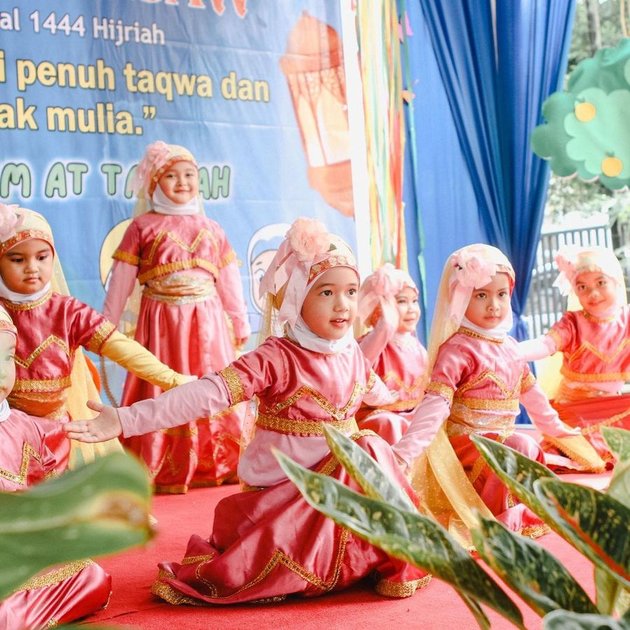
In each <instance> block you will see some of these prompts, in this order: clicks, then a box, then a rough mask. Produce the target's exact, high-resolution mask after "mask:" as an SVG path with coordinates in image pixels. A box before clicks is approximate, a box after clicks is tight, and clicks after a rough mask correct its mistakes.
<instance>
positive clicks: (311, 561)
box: [66, 219, 426, 604]
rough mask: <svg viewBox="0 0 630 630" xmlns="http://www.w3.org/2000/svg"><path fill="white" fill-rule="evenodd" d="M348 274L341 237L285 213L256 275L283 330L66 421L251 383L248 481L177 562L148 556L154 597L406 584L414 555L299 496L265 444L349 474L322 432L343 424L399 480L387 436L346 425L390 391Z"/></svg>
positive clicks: (123, 418)
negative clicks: (358, 328) (276, 242)
mask: <svg viewBox="0 0 630 630" xmlns="http://www.w3.org/2000/svg"><path fill="white" fill-rule="evenodd" d="M358 284H359V276H358V272H357V269H356V264H355V260H354V256H353V254H352V251H351V250H350V249H349V248H348V246H347V245H346V244H345V243H344V242H343V241H341V240H340V239H339V238H338V237H336V236H334V235H332V234H329V233H327V232H326V230H325V228H324V227H323V225H322V224H321V223H319V222H318V221H314V220H311V219H298V220H297V221H296V222H295V223H294V224H293V226H292V227H291V229H290V230H289V232H288V233H287V238H286V239H285V240H284V242H283V243H282V244H281V245H280V248H279V250H278V252H277V253H276V256H275V257H274V259H273V261H272V262H271V265H270V266H269V268H268V270H267V272H266V274H265V276H264V278H263V281H262V283H261V291H263V292H266V293H267V300H268V304H269V309H270V310H269V311H267V312H269V313H270V314H271V315H275V316H277V318H278V322H279V323H280V324H283V325H285V330H286V336H284V337H282V338H280V337H269V338H268V339H267V340H266V341H265V342H264V343H263V344H261V345H260V346H259V347H258V348H257V349H256V350H253V351H251V352H249V353H248V354H245V355H243V356H242V357H241V358H239V359H237V360H236V361H234V362H233V363H232V364H231V365H229V366H228V367H226V368H224V369H223V370H220V371H219V372H217V373H214V374H208V375H206V376H204V377H203V378H201V379H199V381H197V382H195V383H190V384H187V385H185V386H183V387H179V388H176V389H175V390H172V391H171V392H166V393H165V394H162V395H161V396H160V397H158V398H157V399H155V400H146V401H141V402H138V403H135V404H134V405H132V406H131V407H127V408H121V409H118V410H116V409H113V408H112V407H103V406H102V405H98V406H97V407H98V409H99V410H100V412H101V413H100V415H99V416H98V417H97V418H95V419H94V420H88V421H86V422H81V423H71V424H68V425H66V428H67V430H68V432H69V435H70V437H72V438H75V439H80V440H85V441H94V440H102V439H107V438H111V437H114V436H116V435H118V434H120V433H121V432H122V433H123V435H125V436H128V435H135V434H139V433H142V432H144V431H147V430H154V429H156V428H163V427H166V426H169V424H168V422H169V418H170V419H172V418H173V417H175V416H176V415H179V416H180V417H185V418H194V417H197V416H199V415H213V414H214V413H216V412H217V411H219V410H221V409H223V408H225V407H228V406H229V405H232V404H234V403H237V402H241V401H243V400H248V399H250V398H252V397H253V396H258V398H259V407H258V416H257V420H256V428H255V433H254V436H253V439H252V440H251V442H250V443H249V445H248V447H247V449H246V450H245V452H244V453H243V456H242V458H241V461H240V463H239V470H238V472H239V477H240V478H241V480H242V481H243V482H245V483H246V484H248V486H249V491H246V492H242V493H239V494H235V495H232V496H230V497H227V498H225V499H223V500H222V501H221V502H220V503H219V504H218V506H217V508H216V512H215V519H214V530H213V532H212V534H211V536H210V538H209V539H203V538H201V537H199V536H193V537H192V538H191V539H190V542H189V544H188V549H187V551H186V555H185V557H184V559H183V560H182V562H181V563H179V564H178V563H165V564H162V565H161V571H160V574H159V577H158V581H157V582H156V583H155V584H154V587H153V592H154V593H156V594H157V595H159V596H160V597H162V598H163V599H165V600H167V601H168V602H171V603H175V604H181V603H192V604H231V603H238V602H247V601H253V600H261V599H265V600H273V601H279V600H281V599H284V598H285V597H286V596H288V595H291V594H302V595H305V596H309V597H312V596H315V595H321V594H323V593H326V592H328V591H333V590H340V589H343V588H347V587H348V586H350V585H351V584H353V583H354V582H356V581H357V580H359V579H361V578H363V577H365V576H367V575H369V574H372V573H373V572H377V573H378V574H379V575H380V581H379V582H378V584H377V590H379V592H381V593H384V594H387V595H390V596H398V597H404V596H408V595H411V594H412V593H413V592H414V590H415V589H416V588H417V586H418V585H419V583H418V581H417V580H418V579H419V578H420V575H421V574H420V573H419V572H417V571H416V570H415V569H413V568H412V567H409V566H408V565H405V564H404V563H401V562H399V561H396V560H390V559H389V558H388V557H387V555H386V554H384V553H383V552H382V551H380V550H377V549H376V548H374V547H372V546H371V545H369V544H368V543H365V542H363V541H361V540H359V539H356V538H354V537H353V536H352V535H350V534H349V532H348V531H347V530H345V529H344V528H342V527H339V526H337V525H335V524H334V523H333V521H332V520H330V519H328V518H326V517H324V516H322V515H321V514H319V513H317V512H316V511H315V510H313V509H312V508H310V507H309V506H308V505H307V504H306V503H305V501H304V500H303V499H302V498H301V495H300V494H299V492H298V490H297V489H296V488H295V486H294V485H293V484H292V483H291V482H290V481H289V480H287V478H286V477H285V476H284V474H283V472H282V469H281V468H280V466H279V465H278V463H277V461H276V460H275V458H274V455H273V453H272V451H271V449H272V447H275V448H277V449H278V450H280V451H282V452H284V453H286V454H287V455H289V456H290V457H292V458H293V459H295V460H297V461H298V462H300V463H301V464H303V465H304V466H307V467H310V468H313V469H315V470H317V471H319V472H321V473H324V474H327V475H331V476H334V477H335V478H337V479H339V480H341V481H343V482H344V483H347V484H352V482H351V481H350V478H349V476H348V475H347V473H346V472H345V471H344V469H343V468H342V467H341V466H340V465H339V464H338V462H337V461H336V460H335V458H334V457H332V455H331V453H330V451H329V449H328V447H327V444H326V441H325V438H324V436H323V435H322V426H323V425H324V424H325V423H327V424H329V425H332V426H335V427H336V428H338V429H339V430H341V431H343V432H344V433H346V434H347V435H352V437H353V439H355V440H356V441H357V443H358V444H359V445H360V446H361V447H362V448H364V449H365V450H366V451H368V452H369V453H370V454H371V455H372V456H373V457H375V458H376V459H377V460H378V461H379V463H380V464H381V466H382V467H383V468H384V469H385V470H386V471H387V472H388V474H389V475H391V476H392V478H393V479H394V480H395V481H396V482H398V483H399V484H401V486H403V487H404V488H405V489H406V490H407V492H409V493H411V492H412V491H411V489H410V487H409V485H408V483H407V482H406V480H405V478H404V476H403V474H402V472H401V471H400V469H399V467H398V464H397V462H396V460H395V458H394V456H393V453H392V451H391V448H390V446H389V445H388V444H387V443H386V442H385V441H384V440H382V439H381V438H380V437H379V436H377V435H375V434H374V433H373V432H371V431H369V432H357V431H358V430H357V425H356V421H355V419H354V413H355V412H356V410H357V409H358V408H359V405H360V403H361V400H362V399H368V400H369V401H370V402H371V403H372V404H378V403H379V401H382V402H387V401H388V400H390V399H391V395H390V393H389V392H388V391H387V388H386V387H385V385H384V384H383V382H382V381H381V380H380V379H378V377H376V375H375V374H374V372H373V371H372V370H371V368H370V366H369V363H368V361H367V359H366V358H365V357H364V356H363V354H362V352H361V350H360V348H359V346H358V345H357V343H356V341H355V339H354V335H353V322H354V318H355V316H356V308H357V292H358ZM176 411H177V413H175V412H176ZM171 422H172V420H171ZM410 496H413V495H412V494H410ZM425 581H426V580H425Z"/></svg>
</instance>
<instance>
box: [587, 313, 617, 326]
mask: <svg viewBox="0 0 630 630" xmlns="http://www.w3.org/2000/svg"><path fill="white" fill-rule="evenodd" d="M580 314H581V315H582V317H584V319H587V320H588V321H589V322H595V323H596V324H609V323H610V322H614V321H615V316H614V315H610V316H609V317H595V315H591V314H590V313H589V312H588V311H584V310H582V311H580Z"/></svg>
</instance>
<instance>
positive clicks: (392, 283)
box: [358, 263, 418, 325]
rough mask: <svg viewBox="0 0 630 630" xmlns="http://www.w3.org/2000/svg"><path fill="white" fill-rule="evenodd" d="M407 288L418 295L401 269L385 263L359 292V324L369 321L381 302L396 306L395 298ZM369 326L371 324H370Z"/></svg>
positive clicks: (365, 282) (416, 289)
mask: <svg viewBox="0 0 630 630" xmlns="http://www.w3.org/2000/svg"><path fill="white" fill-rule="evenodd" d="M405 287H409V288H410V289H413V290H414V291H415V293H416V295H417V294H418V288H417V287H416V283H415V282H414V281H413V279H412V278H411V276H410V275H409V274H408V273H407V272H406V271H403V270H402V269H396V267H394V265H392V264H391V263H385V264H384V265H382V266H381V267H379V268H378V269H377V270H376V271H374V272H373V273H371V274H370V275H369V276H368V277H367V278H366V279H365V280H364V282H363V284H362V285H361V289H360V290H359V306H358V316H359V319H360V320H361V322H365V321H367V320H368V319H370V316H371V315H372V314H373V313H374V310H375V309H376V307H377V306H379V305H382V304H383V302H389V304H390V305H392V306H395V305H396V296H397V295H398V294H399V293H400V292H401V291H402V290H403V289H404V288H405ZM370 325H371V324H370Z"/></svg>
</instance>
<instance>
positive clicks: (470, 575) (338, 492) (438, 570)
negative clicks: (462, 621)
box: [274, 451, 523, 628]
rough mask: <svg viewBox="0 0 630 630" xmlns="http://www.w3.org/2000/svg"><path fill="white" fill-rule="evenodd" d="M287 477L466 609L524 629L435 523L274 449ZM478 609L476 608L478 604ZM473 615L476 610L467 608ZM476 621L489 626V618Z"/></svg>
mask: <svg viewBox="0 0 630 630" xmlns="http://www.w3.org/2000/svg"><path fill="white" fill-rule="evenodd" d="M274 453H275V455H276V458H277V459H278V461H279V463H280V466H281V467H282V469H283V470H284V472H285V473H286V475H287V477H288V478H289V479H291V481H292V482H293V483H294V484H295V485H296V486H297V488H298V489H299V491H300V492H301V493H302V495H303V497H304V499H305V500H306V501H307V502H308V503H309V505H311V506H312V507H313V508H314V509H316V510H318V511H319V512H321V513H322V514H325V515H326V516H328V517H329V518H332V519H333V520H334V521H335V522H336V523H338V524H339V525H341V526H343V527H345V528H347V529H349V530H350V531H351V532H352V533H354V534H355V535H357V536H358V537H359V538H363V539H364V540H367V541H368V542H369V543H371V544H372V545H374V546H376V547H379V548H380V549H383V551H385V552H386V553H387V554H388V555H390V556H392V557H394V558H398V559H400V560H403V561H405V562H408V563H410V564H413V565H414V566H417V567H420V568H423V569H425V570H427V571H429V572H430V573H432V574H433V575H434V576H436V577H438V578H440V579H442V580H444V581H445V582H447V583H449V584H451V585H452V586H453V587H454V588H455V589H456V591H457V592H458V593H461V592H463V593H464V594H465V595H466V597H464V601H465V602H466V605H467V606H469V607H470V605H469V602H470V600H471V598H472V599H474V600H478V601H481V602H484V603H486V604H487V605H488V606H490V607H491V608H493V609H494V610H496V611H497V612H498V613H499V614H501V615H503V616H504V617H506V618H507V619H509V620H510V621H511V622H512V623H514V624H515V625H516V626H517V627H520V628H522V627H523V619H522V615H521V613H520V611H519V609H518V608H517V607H516V605H515V604H514V602H512V600H511V599H510V598H509V597H508V596H507V595H506V593H505V592H504V591H503V590H502V589H501V587H500V586H499V585H498V584H497V583H496V582H495V581H494V580H493V579H492V578H491V577H490V576H489V575H488V574H487V573H486V572H485V571H483V569H481V567H480V566H479V565H478V564H477V563H476V562H475V561H474V560H473V559H472V558H471V557H470V555H469V554H468V552H467V551H466V550H464V548H463V547H461V546H460V545H459V544H458V543H457V542H456V541H455V539H454V538H452V537H451V536H450V535H449V534H448V532H446V530H445V529H443V528H442V527H441V526H440V525H438V524H437V523H436V522H435V521H433V520H432V519H430V518H427V517H425V516H422V515H420V514H418V513H417V512H409V511H405V510H400V509H398V508H395V507H393V506H391V505H389V504H387V503H384V502H383V501H379V500H377V499H372V498H370V497H366V496H363V495H361V494H358V493H356V492H354V491H352V490H350V488H348V487H347V486H345V485H344V484H342V483H340V482H339V481H337V480H336V479H332V478H331V477H327V476H325V475H321V474H318V473H314V472H312V471H310V470H308V469H306V468H304V467H303V466H300V465H299V464H297V463H295V462H294V461H292V460H291V459H290V458H289V457H287V456H286V455H284V454H282V453H280V452H279V451H274ZM477 609H478V610H480V607H477ZM471 611H472V612H473V614H475V610H474V609H473V608H471ZM476 618H477V621H478V622H479V623H480V625H481V626H482V627H487V623H488V621H487V618H485V615H484V619H480V618H479V617H478V616H477V615H476Z"/></svg>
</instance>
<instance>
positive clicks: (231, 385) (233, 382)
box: [217, 365, 245, 405]
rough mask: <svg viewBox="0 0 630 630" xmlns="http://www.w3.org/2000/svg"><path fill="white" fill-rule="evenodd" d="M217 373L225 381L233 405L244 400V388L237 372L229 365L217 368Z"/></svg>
mask: <svg viewBox="0 0 630 630" xmlns="http://www.w3.org/2000/svg"><path fill="white" fill-rule="evenodd" d="M217 374H218V375H219V376H220V377H221V378H222V379H223V380H224V381H225V384H226V385H227V388H228V390H229V392H230V398H231V402H232V404H233V405H236V403H240V402H243V401H244V400H245V390H244V389H243V384H242V383H241V379H240V377H239V375H238V372H237V371H236V369H235V368H233V367H232V366H231V365H228V366H227V367H225V368H223V369H222V370H219V371H218V372H217Z"/></svg>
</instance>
